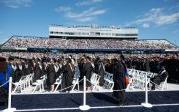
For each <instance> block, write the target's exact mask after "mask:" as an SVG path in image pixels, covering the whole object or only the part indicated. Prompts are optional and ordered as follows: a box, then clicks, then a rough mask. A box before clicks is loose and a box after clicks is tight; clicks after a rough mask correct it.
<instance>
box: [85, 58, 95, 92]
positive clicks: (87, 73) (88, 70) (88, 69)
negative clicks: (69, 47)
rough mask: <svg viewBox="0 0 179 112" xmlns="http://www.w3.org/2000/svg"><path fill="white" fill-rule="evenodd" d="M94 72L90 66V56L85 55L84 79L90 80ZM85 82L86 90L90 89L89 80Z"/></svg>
mask: <svg viewBox="0 0 179 112" xmlns="http://www.w3.org/2000/svg"><path fill="white" fill-rule="evenodd" d="M93 72H94V67H93V66H92V63H91V58H90V57H88V56H87V57H86V63H85V64H84V75H85V76H86V79H87V80H88V81H90V79H91V75H92V73H93ZM88 81H87V82H86V87H87V88H88V90H90V89H91V83H90V82H88Z"/></svg>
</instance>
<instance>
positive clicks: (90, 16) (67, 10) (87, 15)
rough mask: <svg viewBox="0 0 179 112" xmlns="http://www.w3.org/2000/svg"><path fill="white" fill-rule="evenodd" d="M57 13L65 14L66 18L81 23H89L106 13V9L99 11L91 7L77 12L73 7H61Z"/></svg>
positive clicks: (57, 9)
mask: <svg viewBox="0 0 179 112" xmlns="http://www.w3.org/2000/svg"><path fill="white" fill-rule="evenodd" d="M55 10H56V11H57V12H63V13H64V15H65V17H67V18H70V19H73V20H76V21H80V22H87V21H92V20H94V19H95V18H96V17H97V16H99V15H102V14H104V13H106V9H97V8H95V7H91V8H89V9H87V10H84V11H82V12H75V11H74V10H73V9H72V8H71V7H65V6H60V7H58V8H56V9H55Z"/></svg>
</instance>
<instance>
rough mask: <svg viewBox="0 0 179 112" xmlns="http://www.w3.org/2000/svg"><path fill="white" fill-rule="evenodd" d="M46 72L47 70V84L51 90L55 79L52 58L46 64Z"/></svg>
mask: <svg viewBox="0 0 179 112" xmlns="http://www.w3.org/2000/svg"><path fill="white" fill-rule="evenodd" d="M46 72H47V86H48V87H50V90H51V91H52V92H53V91H54V83H55V81H56V73H55V68H54V61H53V60H51V62H50V63H49V64H48V65H47V68H46Z"/></svg>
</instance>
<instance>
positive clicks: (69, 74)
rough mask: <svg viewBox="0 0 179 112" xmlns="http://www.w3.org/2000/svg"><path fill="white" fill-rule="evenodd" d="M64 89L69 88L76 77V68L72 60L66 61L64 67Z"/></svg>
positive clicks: (68, 89)
mask: <svg viewBox="0 0 179 112" xmlns="http://www.w3.org/2000/svg"><path fill="white" fill-rule="evenodd" d="M62 72H63V76H62V89H64V88H67V87H69V86H71V85H72V81H73V77H74V66H73V64H72V61H71V59H70V58H68V59H66V61H65V64H64V65H63V67H62ZM70 90H71V88H67V89H65V90H64V91H70Z"/></svg>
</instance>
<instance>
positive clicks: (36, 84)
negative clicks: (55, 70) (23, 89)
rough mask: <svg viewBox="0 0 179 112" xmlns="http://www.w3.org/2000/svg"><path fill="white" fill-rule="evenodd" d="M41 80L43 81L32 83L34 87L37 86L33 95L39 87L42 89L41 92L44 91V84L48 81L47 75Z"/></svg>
mask: <svg viewBox="0 0 179 112" xmlns="http://www.w3.org/2000/svg"><path fill="white" fill-rule="evenodd" d="M41 78H42V79H39V80H36V82H34V83H32V85H34V86H35V88H34V89H33V92H32V93H34V92H35V91H36V89H37V88H38V87H39V89H40V92H42V91H44V82H45V80H46V75H43V76H42V77H41Z"/></svg>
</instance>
